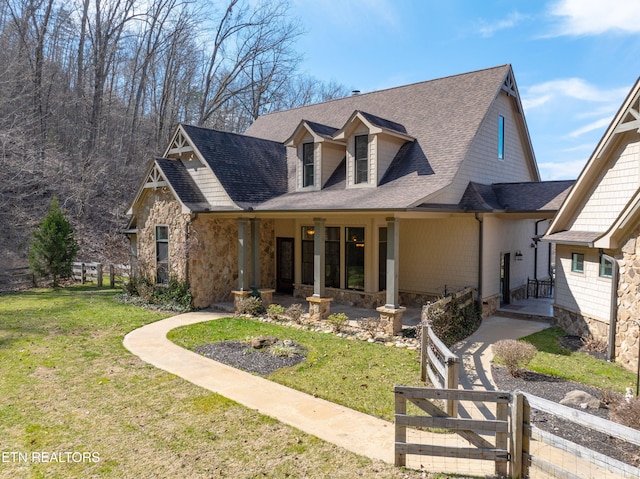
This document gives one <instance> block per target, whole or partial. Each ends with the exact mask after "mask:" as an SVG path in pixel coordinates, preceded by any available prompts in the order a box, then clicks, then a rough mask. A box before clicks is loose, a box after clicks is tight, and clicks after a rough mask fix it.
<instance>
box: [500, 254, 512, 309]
mask: <svg viewBox="0 0 640 479" xmlns="http://www.w3.org/2000/svg"><path fill="white" fill-rule="evenodd" d="M509 276H511V253H505V254H503V255H502V258H500V304H509V303H511V293H510V289H511V287H510V286H509V282H510V280H509Z"/></svg>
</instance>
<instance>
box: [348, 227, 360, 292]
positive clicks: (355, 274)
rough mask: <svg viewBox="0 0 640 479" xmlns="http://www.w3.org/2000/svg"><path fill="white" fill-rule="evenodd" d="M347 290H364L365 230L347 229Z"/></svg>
mask: <svg viewBox="0 0 640 479" xmlns="http://www.w3.org/2000/svg"><path fill="white" fill-rule="evenodd" d="M344 263H345V265H344V267H345V270H346V271H345V272H346V275H345V288H347V289H357V290H364V228H353V227H348V228H345V258H344Z"/></svg>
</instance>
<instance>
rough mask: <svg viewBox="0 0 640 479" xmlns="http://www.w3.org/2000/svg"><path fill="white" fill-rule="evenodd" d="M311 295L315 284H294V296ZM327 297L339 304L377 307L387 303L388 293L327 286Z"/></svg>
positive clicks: (303, 296)
mask: <svg viewBox="0 0 640 479" xmlns="http://www.w3.org/2000/svg"><path fill="white" fill-rule="evenodd" d="M309 296H313V285H310V284H295V285H294V290H293V297H294V298H307V297H309ZM325 297H327V298H331V299H333V300H334V301H335V302H336V303H338V304H344V305H347V306H354V307H356V308H365V309H375V308H377V307H378V306H382V305H384V304H385V299H386V294H385V292H384V291H380V292H377V293H365V292H364V291H351V290H345V289H336V288H326V289H325Z"/></svg>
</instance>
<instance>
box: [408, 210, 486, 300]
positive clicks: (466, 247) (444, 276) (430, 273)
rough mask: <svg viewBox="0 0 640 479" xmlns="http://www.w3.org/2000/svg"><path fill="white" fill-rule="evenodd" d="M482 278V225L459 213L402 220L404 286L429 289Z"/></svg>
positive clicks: (439, 290) (461, 285) (453, 287)
mask: <svg viewBox="0 0 640 479" xmlns="http://www.w3.org/2000/svg"><path fill="white" fill-rule="evenodd" d="M477 281H478V226H477V222H476V220H475V219H473V217H472V216H470V217H458V218H450V219H440V220H402V221H401V222H400V283H399V286H400V289H401V290H403V291H418V292H427V293H442V292H443V291H444V287H445V285H446V287H447V290H449V291H451V290H456V289H461V288H464V287H466V286H474V285H476V283H477Z"/></svg>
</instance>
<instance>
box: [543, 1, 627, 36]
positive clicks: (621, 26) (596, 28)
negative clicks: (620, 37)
mask: <svg viewBox="0 0 640 479" xmlns="http://www.w3.org/2000/svg"><path fill="white" fill-rule="evenodd" d="M549 13H550V14H551V15H552V16H554V17H557V18H558V20H559V24H558V25H557V27H556V29H555V31H554V34H555V35H558V36H560V35H576V36H579V35H599V34H602V33H605V32H609V31H612V32H618V33H627V34H639V33H640V2H638V1H637V0H607V1H603V0H559V1H556V2H554V3H553V4H551V6H550V9H549Z"/></svg>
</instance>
